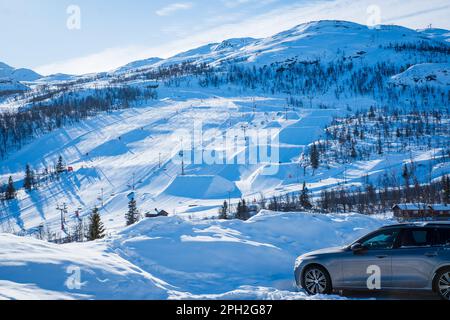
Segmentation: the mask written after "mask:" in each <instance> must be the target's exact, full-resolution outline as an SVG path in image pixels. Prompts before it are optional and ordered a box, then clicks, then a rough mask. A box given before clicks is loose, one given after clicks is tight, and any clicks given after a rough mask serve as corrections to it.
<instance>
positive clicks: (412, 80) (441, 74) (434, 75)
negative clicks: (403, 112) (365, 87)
mask: <svg viewBox="0 0 450 320" xmlns="http://www.w3.org/2000/svg"><path fill="white" fill-rule="evenodd" d="M392 82H393V83H394V84H395V85H405V86H423V85H428V86H440V87H443V88H449V87H450V63H423V64H417V65H414V66H412V67H411V68H409V69H408V70H406V71H405V72H403V73H401V74H398V75H396V76H393V77H392Z"/></svg>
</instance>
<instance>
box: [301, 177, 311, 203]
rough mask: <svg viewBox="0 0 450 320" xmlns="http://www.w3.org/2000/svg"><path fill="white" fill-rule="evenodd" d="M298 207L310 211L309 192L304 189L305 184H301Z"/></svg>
mask: <svg viewBox="0 0 450 320" xmlns="http://www.w3.org/2000/svg"><path fill="white" fill-rule="evenodd" d="M300 205H301V206H302V207H303V208H305V209H311V207H312V205H311V201H310V200H309V190H308V188H307V187H306V182H303V189H302V193H301V194H300Z"/></svg>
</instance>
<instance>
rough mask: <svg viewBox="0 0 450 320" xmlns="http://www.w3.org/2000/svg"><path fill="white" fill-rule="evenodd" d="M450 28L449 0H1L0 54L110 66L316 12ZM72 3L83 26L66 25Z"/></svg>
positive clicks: (0, 57) (9, 59)
mask: <svg viewBox="0 0 450 320" xmlns="http://www.w3.org/2000/svg"><path fill="white" fill-rule="evenodd" d="M373 4H375V5H378V6H379V7H380V10H381V11H380V12H381V16H380V18H381V22H382V23H386V24H387V23H396V24H400V25H404V26H407V27H411V28H424V27H425V26H427V25H428V24H430V23H432V24H433V26H434V27H441V28H446V29H450V26H449V22H448V20H449V19H448V16H449V14H450V3H449V1H448V0H427V1H422V0H409V1H404V0H389V1H388V0H351V1H350V0H297V1H293V0H209V1H207V0H190V1H189V0H188V1H184V0H174V1H170V0H132V1H125V0H113V1H111V0H0V39H1V41H2V45H1V47H0V61H3V62H5V63H7V64H10V65H12V66H14V67H28V68H33V69H35V70H37V71H38V72H41V73H43V74H50V73H56V72H65V73H76V74H81V73H87V72H98V71H107V70H111V69H113V68H116V67H118V66H121V65H123V64H126V63H128V62H130V61H134V60H138V59H144V58H148V57H152V56H160V57H168V56H171V55H173V54H176V53H178V52H181V51H184V50H188V49H190V48H193V47H196V46H199V45H203V44H206V43H210V42H218V41H221V40H224V39H226V38H231V37H246V36H252V37H264V36H269V35H272V34H274V33H277V32H280V31H283V30H285V29H288V28H290V27H293V26H295V25H297V24H300V23H303V22H308V21H311V20H318V19H341V20H350V21H355V22H359V23H366V21H367V19H368V13H367V8H368V7H369V6H370V5H373ZM70 5H76V6H78V7H79V9H80V18H81V20H80V21H81V22H80V27H81V28H80V29H75V30H69V29H68V28H67V20H68V18H70V17H71V15H70V14H68V13H67V8H68V7H69V6H70Z"/></svg>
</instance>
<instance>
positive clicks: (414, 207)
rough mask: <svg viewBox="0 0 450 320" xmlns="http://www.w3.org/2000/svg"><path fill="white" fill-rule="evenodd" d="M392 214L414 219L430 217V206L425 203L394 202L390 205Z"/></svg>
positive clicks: (397, 216)
mask: <svg viewBox="0 0 450 320" xmlns="http://www.w3.org/2000/svg"><path fill="white" fill-rule="evenodd" d="M392 211H393V212H394V216H395V217H396V218H403V219H415V218H423V217H431V216H432V211H431V209H430V206H429V205H427V204H425V203H403V204H396V205H395V206H394V207H392Z"/></svg>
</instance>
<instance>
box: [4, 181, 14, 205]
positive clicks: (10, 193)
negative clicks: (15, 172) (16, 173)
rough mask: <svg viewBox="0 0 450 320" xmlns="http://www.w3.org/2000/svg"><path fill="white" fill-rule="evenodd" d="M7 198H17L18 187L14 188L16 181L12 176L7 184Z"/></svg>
mask: <svg viewBox="0 0 450 320" xmlns="http://www.w3.org/2000/svg"><path fill="white" fill-rule="evenodd" d="M5 198H6V200H12V199H15V198H16V189H15V188H14V181H13V179H12V177H11V176H10V177H9V179H8V185H7V186H6V191H5Z"/></svg>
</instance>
